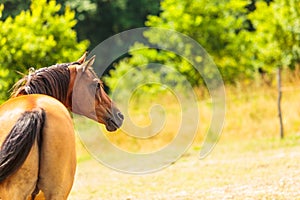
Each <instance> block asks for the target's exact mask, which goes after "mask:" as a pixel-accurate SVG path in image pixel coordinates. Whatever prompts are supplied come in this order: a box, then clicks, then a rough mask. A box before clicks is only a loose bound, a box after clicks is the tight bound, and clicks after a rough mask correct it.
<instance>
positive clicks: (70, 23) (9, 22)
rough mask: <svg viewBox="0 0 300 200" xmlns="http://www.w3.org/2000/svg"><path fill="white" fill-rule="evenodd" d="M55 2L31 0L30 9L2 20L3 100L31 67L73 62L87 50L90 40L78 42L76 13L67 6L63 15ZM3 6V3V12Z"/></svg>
mask: <svg viewBox="0 0 300 200" xmlns="http://www.w3.org/2000/svg"><path fill="white" fill-rule="evenodd" d="M60 8H61V5H60V4H56V2H55V1H49V2H47V0H32V2H31V5H30V9H29V10H26V11H22V12H21V13H20V14H19V15H17V16H16V17H14V18H12V17H7V18H6V19H5V20H4V21H0V27H1V30H0V52H1V55H0V99H1V100H4V99H6V98H8V96H9V89H10V88H11V87H12V85H13V84H14V83H15V82H16V81H17V79H19V78H20V75H19V74H18V73H17V72H21V73H27V70H28V68H29V67H34V68H40V67H45V66H49V65H51V64H55V63H58V62H68V61H73V60H75V59H77V58H78V57H80V55H81V54H82V53H83V52H84V51H86V49H87V47H88V45H89V42H88V41H87V40H84V41H81V42H78V41H77V34H76V32H75V31H74V30H73V28H74V26H75V25H76V20H75V19H74V17H75V12H73V11H72V10H70V8H69V7H66V9H65V12H64V13H63V14H61V15H60V14H58V12H59V10H60ZM3 9H4V6H3V5H1V9H0V13H2V10H3Z"/></svg>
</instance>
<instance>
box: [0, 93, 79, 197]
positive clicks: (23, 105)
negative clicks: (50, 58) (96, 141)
mask: <svg viewBox="0 0 300 200" xmlns="http://www.w3.org/2000/svg"><path fill="white" fill-rule="evenodd" d="M37 109H42V110H43V112H44V114H45V121H44V123H43V129H42V133H41V136H40V137H41V143H40V144H39V143H38V141H37V140H36V141H34V142H33V144H32V147H31V149H30V151H29V153H28V156H27V158H26V159H25V161H24V162H23V163H22V165H21V166H20V167H19V169H17V170H16V171H15V172H14V173H13V174H11V175H10V176H8V177H7V178H6V179H5V180H4V181H2V182H1V183H0V199H1V198H2V199H3V200H5V199H25V198H26V197H28V196H30V195H31V194H32V193H33V192H34V190H35V189H36V188H38V189H40V190H42V191H43V192H44V193H45V194H44V195H45V196H46V197H47V196H48V197H51V196H53V194H57V195H59V197H61V199H66V198H67V195H68V194H69V192H70V190H71V187H72V184H73V179H74V174H75V167H76V155H75V138H74V137H75V136H74V128H73V123H72V120H71V117H70V114H69V112H68V110H67V109H66V108H65V107H64V105H63V104H62V103H60V102H59V101H58V100H56V99H54V98H52V97H49V96H46V95H38V94H34V95H25V96H19V97H16V98H12V99H10V100H8V101H7V102H5V103H4V104H3V105H1V106H0V145H1V146H2V143H3V142H5V139H6V138H7V135H8V134H9V133H10V132H11V130H12V129H13V128H14V127H15V126H16V123H17V122H18V120H20V118H22V116H24V113H26V112H27V113H30V112H31V111H36V110H37Z"/></svg>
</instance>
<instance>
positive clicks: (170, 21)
mask: <svg viewBox="0 0 300 200" xmlns="http://www.w3.org/2000/svg"><path fill="white" fill-rule="evenodd" d="M161 10H162V11H161V13H160V15H159V16H157V15H150V16H148V20H147V21H146V23H145V24H146V25H147V26H149V27H160V28H166V29H171V30H176V31H178V32H180V33H183V34H186V35H187V36H189V37H191V38H193V39H194V40H195V41H197V42H198V43H199V44H200V45H202V46H203V48H204V49H205V50H206V51H207V52H208V53H209V54H210V55H211V56H212V58H213V59H214V62H215V63H216V65H217V66H218V67H219V70H220V71H221V74H222V76H223V79H224V81H225V82H227V83H236V82H240V81H243V82H245V81H246V82H248V81H249V80H250V81H251V80H252V79H254V78H255V77H256V74H257V72H258V71H260V70H259V69H263V71H267V72H272V71H273V70H274V69H275V68H277V67H278V66H289V67H290V68H291V69H293V68H295V66H296V67H300V0H274V1H270V0H260V1H259V0H257V1H256V0H252V1H248V0H242V1H236V0H224V1H218V0H210V1H203V0H182V1H177V0H164V1H162V2H161ZM145 37H146V38H147V39H148V40H149V42H150V43H152V44H162V43H165V41H166V40H168V45H169V46H172V47H174V48H180V49H183V50H182V51H183V52H184V57H187V58H192V59H194V61H196V63H197V62H198V63H199V64H202V66H203V67H204V71H205V73H206V75H207V76H211V78H212V79H213V73H212V72H211V71H210V66H206V65H205V64H203V62H204V61H203V58H202V57H201V55H193V51H192V50H191V49H190V46H191V45H190V44H187V43H184V42H183V41H180V39H178V38H173V37H170V38H166V36H165V35H164V34H157V33H155V31H148V32H146V33H145ZM130 56H131V57H130V58H126V59H125V60H123V61H122V62H120V63H119V64H118V65H117V66H116V71H115V72H113V75H114V76H116V77H114V79H116V78H118V77H122V76H123V74H126V72H125V71H126V70H127V71H128V70H131V69H132V68H134V67H137V66H139V65H140V63H139V60H141V59H142V60H143V61H145V62H150V63H151V62H154V63H162V64H165V65H168V66H172V67H173V68H174V70H175V71H177V72H179V73H180V74H181V75H183V76H185V77H186V79H187V80H189V82H190V84H191V85H192V86H199V85H202V84H203V81H202V78H201V75H200V74H199V73H198V72H195V69H194V68H193V66H192V65H191V64H190V63H188V62H187V61H186V60H185V59H182V58H181V57H179V56H177V55H175V54H174V53H172V52H165V51H161V50H155V49H150V48H148V49H147V48H144V50H143V51H133V52H130ZM147 70H148V71H147ZM149 70H150V69H147V68H145V70H143V71H144V72H145V73H146V74H147V75H148V76H149V77H151V76H152V75H150V74H153V73H156V72H153V70H152V71H151V70H150V71H149ZM146 71H147V72H146ZM173 75H174V76H173V77H172V78H173V80H176V78H177V77H176V76H175V74H174V73H173ZM170 76H172V75H170ZM160 78H161V80H162V79H164V77H161V76H160ZM133 80H134V79H133ZM131 81H132V80H131ZM107 83H108V84H109V85H113V81H110V80H109V78H108V80H107ZM179 84H180V82H179ZM124 88H125V86H124Z"/></svg>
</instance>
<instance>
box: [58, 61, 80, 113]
mask: <svg viewBox="0 0 300 200" xmlns="http://www.w3.org/2000/svg"><path fill="white" fill-rule="evenodd" d="M69 72H70V81H69V87H68V91H67V97H66V101H65V102H62V103H63V104H64V105H65V106H66V107H67V108H68V110H70V111H72V95H73V88H74V83H75V79H76V75H77V70H76V67H74V66H71V67H69Z"/></svg>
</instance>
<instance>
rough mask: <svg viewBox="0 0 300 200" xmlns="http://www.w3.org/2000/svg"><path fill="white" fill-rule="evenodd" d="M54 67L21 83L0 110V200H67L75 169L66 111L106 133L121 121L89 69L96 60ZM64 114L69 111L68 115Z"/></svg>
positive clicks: (71, 136) (118, 113)
mask: <svg viewBox="0 0 300 200" xmlns="http://www.w3.org/2000/svg"><path fill="white" fill-rule="evenodd" d="M85 59H86V54H85V55H84V56H83V57H81V58H80V59H79V60H78V61H76V62H72V63H65V64H56V65H54V66H50V67H47V68H42V69H39V70H37V71H35V72H32V73H30V74H29V75H28V76H25V77H24V78H23V79H21V80H20V81H19V82H18V83H17V84H16V86H15V89H14V92H13V95H12V98H11V99H9V100H8V101H7V102H5V103H4V104H3V105H1V106H0V144H1V150H0V199H2V200H6V199H8V200H12V199H27V198H28V197H29V196H30V195H31V197H32V199H34V198H35V196H36V194H38V193H39V191H42V192H43V193H44V196H45V198H46V199H67V197H68V194H69V192H70V190H71V188H72V185H73V180H74V174H75V168H76V154H75V139H74V137H75V136H74V128H73V124H72V120H71V117H70V114H69V112H68V110H70V111H72V112H74V113H77V114H81V115H84V116H86V117H88V118H91V119H93V120H95V121H97V122H99V123H103V124H105V126H106V129H107V130H109V131H114V130H116V129H117V128H119V127H120V126H121V125H122V122H123V115H122V114H121V113H120V111H119V110H118V109H117V108H116V106H115V105H114V104H113V102H112V101H111V99H110V98H109V97H108V95H107V94H106V93H105V92H104V90H103V87H102V83H101V82H100V80H99V78H98V77H97V75H96V74H95V72H94V71H93V69H92V67H91V66H92V65H93V63H94V60H95V57H92V58H91V59H89V60H88V61H85ZM67 108H68V110H67Z"/></svg>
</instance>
